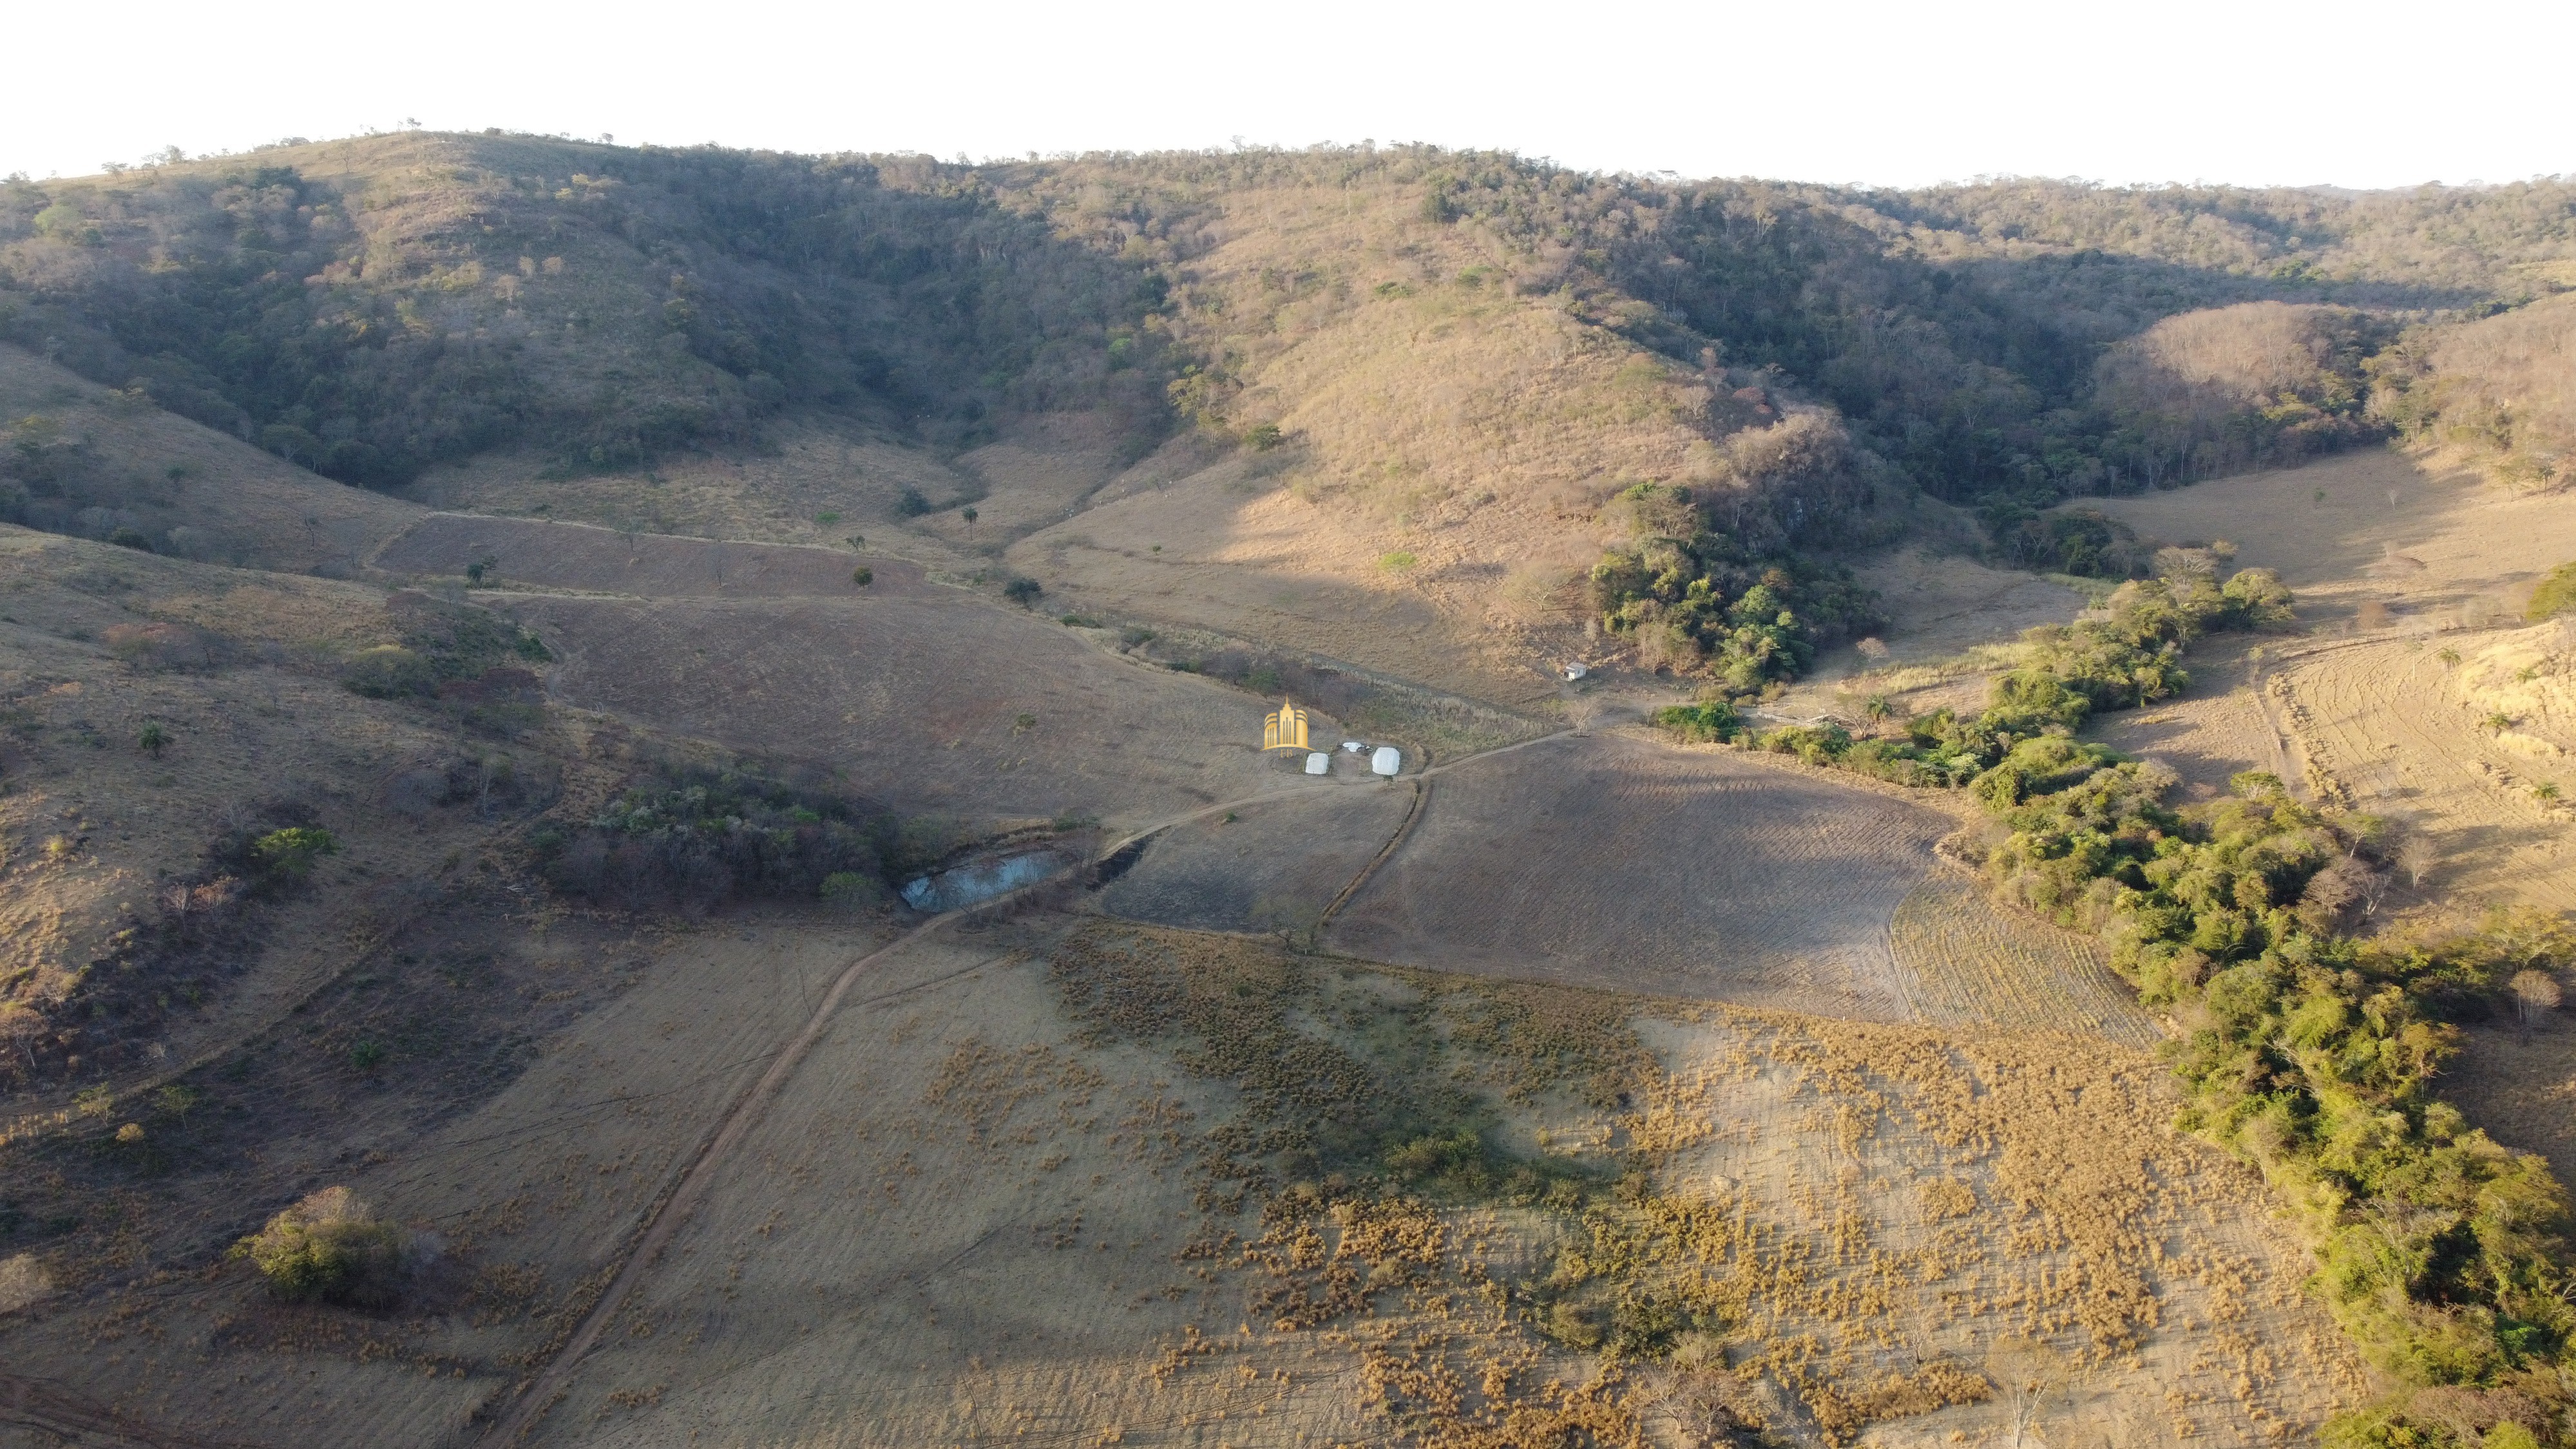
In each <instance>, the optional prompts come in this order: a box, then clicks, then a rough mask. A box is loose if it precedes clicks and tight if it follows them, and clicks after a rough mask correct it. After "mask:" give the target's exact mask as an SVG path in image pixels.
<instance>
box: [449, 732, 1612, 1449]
mask: <svg viewBox="0 0 2576 1449" xmlns="http://www.w3.org/2000/svg"><path fill="white" fill-rule="evenodd" d="M1565 733H1567V732H1564V731H1560V732H1559V733H1558V734H1555V735H1542V736H1540V737H1539V738H1538V739H1534V740H1524V741H1521V742H1520V743H1518V744H1511V745H1502V746H1499V747H1497V748H1495V749H1492V750H1487V751H1484V752H1483V753H1481V754H1476V755H1467V756H1463V757H1461V758H1459V759H1456V760H1452V761H1449V762H1448V763H1447V764H1444V765H1439V766H1435V767H1433V768H1431V769H1428V770H1424V771H1421V772H1420V774H1418V775H1417V776H1415V777H1414V778H1415V780H1416V782H1417V783H1416V788H1417V789H1425V788H1428V786H1427V784H1424V783H1422V777H1423V776H1428V775H1434V774H1438V773H1440V772H1441V771H1443V770H1450V769H1455V768H1457V767H1458V766H1460V765H1464V764H1466V763H1468V762H1469V761H1470V760H1481V759H1486V758H1490V757H1491V756H1494V755H1499V754H1505V753H1508V752H1510V751H1512V750H1517V749H1522V748H1526V747H1527V746H1529V745H1534V744H1538V743H1541V742H1542V741H1544V740H1550V739H1557V738H1560V737H1561V736H1562V735H1563V734H1565ZM1333 788H1337V787H1334V786H1332V785H1328V784H1316V785H1310V786H1307V787H1306V788H1305V789H1304V790H1299V789H1295V788H1291V789H1286V790H1266V791H1263V792H1261V793H1259V794H1255V795H1247V796H1244V797H1242V798H1240V799H1235V800H1226V801H1220V802H1218V803H1217V804H1214V805H1209V806H1206V807H1204V808H1201V809H1197V810H1191V811H1186V812H1183V813H1181V814H1178V815H1174V816H1171V817H1168V818H1166V819H1163V820H1158V821H1156V822H1154V823H1152V824H1150V825H1147V826H1146V827H1144V828H1143V829H1141V830H1137V831H1134V832H1131V833H1130V834H1128V835H1127V836H1125V837H1123V838H1121V839H1120V840H1118V841H1117V842H1116V843H1114V844H1112V845H1111V846H1109V847H1108V848H1107V849H1106V850H1104V851H1102V852H1101V854H1100V856H1099V858H1100V859H1103V860H1105V859H1107V858H1108V857H1110V856H1113V855H1115V854H1117V853H1118V852H1119V851H1121V850H1123V849H1126V848H1127V847H1128V846H1130V845H1133V844H1135V843H1136V842H1138V841H1140V840H1144V839H1146V838H1148V837H1150V836H1152V835H1154V834H1155V833H1157V832H1159V831H1162V830H1166V829H1169V828H1170V827H1172V826H1174V825H1179V824H1183V823H1185V822H1187V821H1191V820H1198V819H1203V818H1205V817H1207V816H1210V815H1214V814H1216V813H1218V812H1220V811H1225V810H1240V809H1242V808H1243V807H1245V806H1247V805H1253V804H1258V803H1260V802H1262V801H1265V800H1273V799H1277V798H1279V797H1281V796H1284V795H1299V794H1306V793H1311V792H1313V791H1318V790H1327V789H1333ZM1399 838H1401V836H1400V833H1399ZM1390 844H1392V843H1390ZM1371 865H1372V866H1374V865H1375V862H1374V861H1372V862H1371ZM1363 874H1365V872H1363ZM1042 888H1043V887H1040V886H1032V887H1028V888H1027V890H1029V891H1035V890H1039V889H1042ZM1015 894H1019V893H1015ZM1003 899H1004V900H1009V899H1011V897H1004V898H1003ZM965 914H967V912H962V911H961V912H951V913H949V914H946V915H942V916H938V917H935V918H933V919H931V920H929V921H927V922H924V923H923V924H921V925H919V926H916V927H914V928H913V929H912V930H910V931H907V932H905V933H904V934H902V935H900V936H897V937H896V938H894V939H893V940H892V941H889V942H887V943H886V944H885V945H883V946H880V947H878V948H877V949H876V950H874V951H871V952H869V953H867V954H866V955H864V956H861V957H859V958H858V959H856V960H854V961H852V962H851V963H850V964H849V965H848V966H845V967H843V968H842V970H841V974H840V975H839V976H837V977H835V978H833V981H832V984H831V986H830V988H829V989H827V990H826V991H825V992H824V993H823V996H822V999H821V1000H820V1001H818V1002H817V1003H816V1004H815V1007H814V1010H813V1013H812V1014H811V1015H809V1016H808V1017H807V1018H806V1020H805V1024H804V1025H803V1026H801V1027H799V1028H798V1029H797V1031H796V1034H795V1035H794V1036H792V1037H790V1038H789V1039H788V1040H787V1042H786V1044H785V1045H783V1046H781V1047H780V1048H779V1050H778V1055H777V1058H776V1060H774V1061H772V1062H771V1063H770V1067H769V1070H768V1071H766V1072H764V1073H762V1074H761V1076H760V1080H758V1081H757V1082H755V1083H753V1084H752V1085H751V1087H750V1088H749V1089H748V1090H746V1091H745V1092H744V1093H743V1095H742V1096H741V1098H740V1099H738V1100H737V1101H736V1102H735V1103H734V1104H733V1105H732V1106H731V1107H729V1108H727V1109H726V1111H725V1114H724V1116H723V1117H722V1118H721V1119H720V1120H719V1121H718V1122H717V1124H716V1127H715V1129H714V1131H713V1132H711V1133H710V1134H709V1135H708V1137H707V1138H706V1141H705V1143H704V1145H702V1146H701V1147H699V1149H698V1150H697V1152H696V1153H695V1155H693V1156H692V1157H691V1158H690V1159H689V1164H688V1166H687V1167H685V1168H683V1169H682V1170H681V1172H680V1175H679V1178H678V1180H677V1181H676V1183H675V1185H674V1186H673V1187H672V1188H671V1189H670V1190H669V1191H668V1192H667V1193H665V1194H664V1195H663V1197H662V1198H661V1200H660V1201H658V1202H656V1203H655V1204H654V1205H653V1206H652V1207H650V1208H648V1209H647V1210H646V1212H645V1215H644V1222H643V1226H642V1228H641V1229H640V1230H639V1231H638V1232H637V1234H636V1236H635V1239H634V1242H633V1245H632V1246H630V1247H629V1248H628V1249H627V1250H626V1254H625V1258H624V1261H623V1262H621V1263H620V1264H619V1265H618V1269H617V1273H616V1276H615V1277H613V1278H611V1279H610V1280H609V1283H608V1286H607V1287H606V1288H605V1289H603V1290H601V1292H600V1295H599V1298H598V1299H597V1300H596V1301H595V1302H593V1303H592V1304H591V1306H590V1311H589V1312H587V1313H585V1314H584V1315H582V1320H581V1323H580V1325H579V1326H578V1327H576V1328H575V1329H574V1330H573V1332H572V1334H571V1335H570V1336H569V1337H567V1338H566V1339H565V1340H564V1344H563V1347H562V1348H561V1349H559V1350H557V1351H556V1353H555V1355H554V1357H553V1358H552V1359H551V1360H550V1361H548V1363H547V1365H546V1368H545V1370H544V1372H542V1373H540V1374H538V1375H537V1377H536V1378H535V1379H534V1380H533V1381H531V1382H530V1383H529V1385H528V1386H527V1387H526V1388H525V1389H523V1390H522V1391H521V1392H520V1393H519V1395H518V1396H517V1399H516V1401H515V1402H514V1403H513V1404H512V1405H511V1407H510V1410H509V1412H508V1413H506V1414H504V1415H503V1416H502V1417H501V1418H500V1419H499V1421H498V1422H497V1423H496V1424H495V1425H494V1426H493V1429H492V1431H491V1432H490V1433H489V1434H486V1435H485V1436H484V1437H485V1439H486V1441H488V1442H498V1443H503V1444H515V1443H518V1442H520V1441H522V1440H524V1439H525V1438H526V1437H527V1435H528V1433H529V1431H530V1430H532V1429H534V1428H535V1427H536V1426H537V1421H538V1420H540V1419H542V1418H543V1417H544V1416H545V1413H546V1411H547V1410H548V1409H550V1408H552V1407H553V1406H554V1405H555V1404H556V1402H558V1401H559V1400H560V1399H561V1398H562V1397H563V1394H564V1390H565V1387H566V1384H567V1381H568V1380H569V1379H570V1378H571V1376H572V1373H573V1370H574V1369H575V1368H576V1367H578V1366H579V1364H580V1362H581V1358H582V1356H583V1355H584V1354H586V1353H588V1352H589V1351H590V1350H591V1348H592V1347H593V1346H594V1345H596V1344H597V1343H598V1342H599V1336H600V1334H601V1333H603V1332H604V1331H606V1329H607V1327H608V1325H609V1323H610V1322H611V1321H612V1320H614V1319H615V1318H616V1316H617V1311H618V1309H619V1308H621V1307H623V1306H624V1304H625V1302H626V1300H627V1298H628V1297H629V1296H631V1295H632V1294H633V1293H634V1291H635V1288H636V1287H637V1285H638V1284H640V1283H642V1282H643V1281H644V1278H645V1276H646V1275H647V1274H649V1273H650V1272H651V1271H652V1269H653V1265H654V1262H655V1260H656V1259H658V1258H659V1257H660V1256H661V1253H662V1250H663V1249H664V1248H665V1247H667V1246H668V1245H669V1244H670V1241H671V1238H672V1235H673V1234H675V1233H677V1232H678V1231H679V1230H680V1227H681V1225H682V1224H683V1223H684V1222H686V1221H687V1219H688V1216H689V1211H690V1209H692V1208H693V1207H695V1206H696V1205H697V1203H698V1202H699V1200H700V1199H702V1198H704V1197H705V1196H706V1194H707V1191H708V1189H709V1188H710V1187H712V1186H713V1185H714V1184H715V1182H716V1179H717V1176H718V1173H719V1172H720V1170H721V1169H722V1168H723V1166H724V1162H725V1159H726V1157H727V1156H728V1155H729V1154H730V1153H731V1152H732V1150H733V1149H734V1147H735V1146H736V1145H737V1144H739V1143H740V1142H741V1141H742V1139H743V1138H744V1137H745V1136H746V1135H748V1134H749V1132H750V1131H751V1128H752V1126H753V1125H754V1124H755V1123H757V1122H758V1121H759V1120H760V1116H761V1112H762V1110H763V1109H764V1108H766V1107H767V1106H768V1104H769V1102H770V1101H771V1099H773V1098H774V1097H776V1096H777V1094H778V1090H779V1088H781V1087H782V1086H784V1085H786V1082H787V1079H788V1078H789V1077H791V1076H793V1075H794V1074H795V1072H796V1068H797V1065H798V1064H799V1063H800V1062H802V1061H803V1060H804V1059H805V1054H806V1052H807V1051H809V1050H810V1049H811V1048H812V1047H813V1045H814V1043H815V1041H816V1040H817V1039H818V1038H820V1037H821V1036H822V1034H823V1031H824V1029H825V1028H826V1027H827V1026H829V1025H830V1023H831V1019H832V1016H833V1014H834V1013H835V1012H837V1011H839V1010H840V1008H841V1004H842V1000H843V998H845V997H846V996H848V995H849V992H850V988H851V987H852V986H854V985H856V984H857V983H858V981H859V979H860V978H861V977H862V976H864V975H866V974H867V971H868V968H869V967H871V966H874V965H875V964H876V963H878V962H879V961H882V960H884V959H885V958H886V957H888V956H890V955H893V954H894V953H895V952H898V951H900V950H902V949H904V948H905V947H906V946H909V945H911V944H912V943H914V942H916V941H919V940H921V939H923V938H924V937H926V936H929V935H931V934H933V933H935V932H937V931H940V930H943V929H945V928H946V927H947V926H948V925H950V924H951V923H952V922H954V921H956V920H957V919H959V917H960V916H962V915H965Z"/></svg>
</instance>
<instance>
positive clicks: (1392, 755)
mask: <svg viewBox="0 0 2576 1449" xmlns="http://www.w3.org/2000/svg"><path fill="white" fill-rule="evenodd" d="M1369 768H1370V769H1371V770H1373V771H1375V772H1377V773H1378V774H1381V775H1393V774H1394V773H1395V772H1396V771H1398V770H1401V769H1403V768H1404V752H1403V751H1402V750H1399V749H1397V748H1396V747H1395V746H1393V745H1380V746H1378V747H1377V753H1376V754H1374V755H1371V756H1369Z"/></svg>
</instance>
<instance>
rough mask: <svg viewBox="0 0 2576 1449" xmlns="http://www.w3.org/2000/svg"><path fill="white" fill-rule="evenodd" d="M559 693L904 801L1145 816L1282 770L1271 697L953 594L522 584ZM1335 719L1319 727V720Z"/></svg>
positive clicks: (965, 812)
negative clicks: (1269, 715)
mask: <svg viewBox="0 0 2576 1449" xmlns="http://www.w3.org/2000/svg"><path fill="white" fill-rule="evenodd" d="M507 607H508V608H509V609H510V610H511V612H512V613H514V614H516V615H517V616H518V617H519V619H520V620H521V622H522V623H523V624H525V625H526V626H528V627H530V628H533V629H534V630H536V632H537V633H538V634H540V635H541V636H542V637H543V638H544V639H545V641H546V643H547V644H548V645H549V646H550V647H551V648H553V649H554V650H555V651H556V652H557V653H558V654H559V655H560V656H561V661H560V663H559V664H558V665H557V666H556V668H555V670H554V671H553V677H552V681H551V683H552V687H553V689H554V692H555V695H556V697H557V698H559V699H561V700H563V701H564V702H566V703H569V704H575V705H579V706H582V707H585V708H592V709H601V710H608V711H612V712H614V713H616V714H619V715H622V716H624V717H625V718H627V719H628V720H631V721H634V722H635V723H637V724H640V725H643V726H646V727H649V728H653V729H657V730H667V731H673V732H677V733H680V734H685V735H694V736H698V737H700V738H704V739H708V740H713V741H715V742H717V743H719V744H723V745H726V746H728V747H731V748H734V749H740V750H748V751H752V752H755V753H760V754H765V755H771V756H776V757H780V758H784V759H790V760H800V761H805V762H808V763H811V764H814V765H818V766H824V767H828V768H830V769H832V770H834V771H837V772H838V773H839V776H840V778H841V780H842V781H843V783H844V785H845V786H846V787H847V788H851V789H855V790H857V791H859V792H860V793H862V794H865V795H869V796H872V797H874V798H876V799H879V800H882V801H884V802H885V803H887V804H889V805H891V806H893V807H895V808H897V809H900V810H905V811H908V812H915V813H928V814H943V815H948V816H951V817H955V818H957V819H958V820H960V821H963V822H968V823H973V822H977V821H984V822H990V821H995V820H1025V819H1031V818H1042V819H1052V818H1056V817H1060V816H1066V815H1075V816H1094V817H1097V818H1099V819H1100V820H1102V821H1104V822H1107V823H1110V824H1112V825H1119V826H1123V825H1132V824H1140V823H1143V822H1145V821H1148V820H1154V819H1159V818H1162V817H1165V816H1168V815H1174V814H1178V813H1181V812H1184V811H1187V810H1190V809H1193V808H1195V807H1197V806H1201V805H1209V804H1214V803H1216V802H1217V801H1220V800H1230V799H1239V798H1243V797H1246V796H1250V795H1254V794H1257V793H1261V792H1262V791H1264V790H1266V789H1269V788H1271V787H1273V786H1275V785H1277V784H1279V783H1280V782H1281V778H1282V777H1281V776H1280V774H1279V772H1278V770H1277V768H1276V766H1275V762H1274V761H1270V760H1265V759H1264V758H1263V757H1262V756H1261V753H1260V750H1259V748H1258V747H1259V745H1260V743H1261V715H1262V703H1261V701H1259V700H1257V699H1255V698H1253V697H1252V696H1250V695H1246V694H1242V693H1239V692H1237V691H1235V690H1232V689H1228V688H1226V687H1224V686H1222V685H1218V684H1213V683H1210V682H1208V681H1206V680H1202V679H1198V678H1194V677H1191V676H1188V675H1180V674H1172V673H1167V672H1163V671H1158V670H1151V669H1147V668H1145V667H1142V666H1139V665H1136V664H1132V663H1128V662H1126V661H1123V660H1121V659H1119V658H1117V657H1116V656H1113V655H1110V654H1107V653H1105V652H1103V651H1100V650H1098V649H1094V648H1092V647H1091V646H1089V645H1087V644H1085V643H1084V642H1082V640H1081V639H1080V638H1078V637H1077V636H1075V635H1074V634H1073V633H1071V632H1070V631H1068V630H1066V629H1065V628H1063V627H1062V626H1060V625H1057V624H1055V623H1052V622H1049V621H1047V620H1044V619H1040V618H1037V617H1035V616H1033V615H1029V614H1024V613H1021V612H1019V611H1017V610H1010V609H1003V608H997V607H991V606H988V605H985V604H983V603H980V602H978V601H976V600H974V599H973V598H971V597H968V596H965V595H960V594H956V593H954V592H952V591H948V590H934V592H933V594H932V595H930V596H923V597H886V598H862V599H852V600H827V599H790V600H730V599H727V600H687V599H678V600H649V601H648V600H630V599H602V598H573V597H562V596H547V595H539V594H523V595H516V596H512V597H510V598H509V599H508V601H507ZM1322 727H1323V726H1322V725H1321V724H1319V725H1318V728H1322Z"/></svg>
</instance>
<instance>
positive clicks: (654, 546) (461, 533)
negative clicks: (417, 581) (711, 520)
mask: <svg viewBox="0 0 2576 1449" xmlns="http://www.w3.org/2000/svg"><path fill="white" fill-rule="evenodd" d="M370 562H372V563H373V564H374V565H375V566H376V567H377V568H380V569H383V570H385V571H387V572H389V573H396V574H421V575H432V576H437V577H443V578H451V579H455V578H463V577H465V571H466V569H467V568H469V567H470V566H472V565H474V564H476V563H482V564H485V565H486V567H487V569H488V572H487V573H486V575H485V578H486V580H487V581H489V582H491V583H494V584H496V585H506V586H522V587H524V586H528V585H535V586H537V587H541V588H549V589H565V590H570V591H576V592H581V593H604V594H633V595H641V596H646V597H653V598H700V597H706V598H801V597H808V596H820V597H823V598H847V597H852V596H856V595H860V594H865V595H866V596H867V597H870V598H878V597H884V596H888V595H897V594H900V595H907V596H918V595H921V594H923V593H925V592H927V591H928V590H929V588H930V587H931V586H930V584H929V583H928V582H927V580H926V579H925V577H924V574H923V571H922V568H921V566H920V565H919V564H916V563H912V562H910V561H908V560H901V559H893V558H888V557H886V556H885V555H883V554H870V553H858V552H854V551H851V550H848V549H846V548H841V549H827V548H821V547H796V546H791V545H781V544H772V543H745V542H741V541H739V540H733V539H710V538H681V537H673V536H670V535H666V534H656V533H621V532H619V531H618V530H616V529H612V528H604V527H601V526H599V525H596V524H582V523H555V522H546V521H541V520H531V519H522V518H485V517H480V516H477V515H473V514H462V513H433V514H430V515H429V516H427V517H425V518H423V519H421V520H420V521H419V522H418V523H415V524H413V525H412V526H411V527H410V528H407V529H405V530H404V531H403V532H402V534H401V536H399V537H397V538H395V539H393V540H392V541H391V542H389V543H387V544H386V545H385V546H384V547H383V548H382V549H380V550H378V551H377V553H376V556H375V557H374V558H373V559H372V560H370ZM860 568H865V569H867V570H868V572H869V573H870V575H872V577H871V578H870V579H869V581H868V582H867V583H866V584H865V585H861V584H859V583H858V582H857V581H856V580H855V578H854V577H853V576H854V575H855V573H856V572H857V570H859V569H860Z"/></svg>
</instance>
